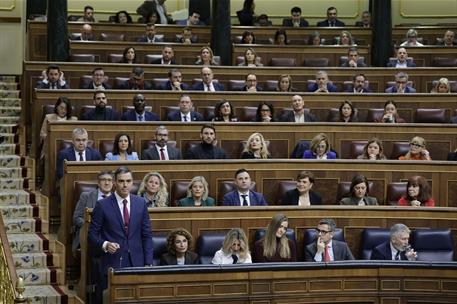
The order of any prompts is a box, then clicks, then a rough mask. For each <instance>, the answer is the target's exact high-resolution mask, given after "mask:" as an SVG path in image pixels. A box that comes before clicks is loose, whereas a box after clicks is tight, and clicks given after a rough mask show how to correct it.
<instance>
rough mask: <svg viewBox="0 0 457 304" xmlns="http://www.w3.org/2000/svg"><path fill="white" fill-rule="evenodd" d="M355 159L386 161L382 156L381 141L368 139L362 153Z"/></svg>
mask: <svg viewBox="0 0 457 304" xmlns="http://www.w3.org/2000/svg"><path fill="white" fill-rule="evenodd" d="M357 159H369V160H381V159H387V157H386V156H385V155H384V148H383V146H382V141H381V140H379V139H377V138H376V137H373V138H372V139H370V140H369V141H368V142H367V144H366V145H365V147H363V153H362V154H360V155H359V156H357Z"/></svg>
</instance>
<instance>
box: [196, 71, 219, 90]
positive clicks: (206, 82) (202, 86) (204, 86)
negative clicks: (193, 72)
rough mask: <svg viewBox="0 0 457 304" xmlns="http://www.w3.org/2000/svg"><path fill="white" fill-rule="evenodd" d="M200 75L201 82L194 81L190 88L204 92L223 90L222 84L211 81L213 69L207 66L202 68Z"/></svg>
mask: <svg viewBox="0 0 457 304" xmlns="http://www.w3.org/2000/svg"><path fill="white" fill-rule="evenodd" d="M201 77H202V82H199V83H196V84H195V85H194V86H192V89H191V90H194V91H205V92H215V91H224V86H223V85H222V84H220V83H219V82H216V81H213V78H214V74H213V70H211V69H210V68H209V67H203V68H202V70H201Z"/></svg>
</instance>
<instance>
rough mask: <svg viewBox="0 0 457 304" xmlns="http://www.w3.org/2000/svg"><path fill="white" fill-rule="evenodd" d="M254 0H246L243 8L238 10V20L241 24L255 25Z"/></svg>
mask: <svg viewBox="0 0 457 304" xmlns="http://www.w3.org/2000/svg"><path fill="white" fill-rule="evenodd" d="M254 10H255V3H254V0H244V3H243V9H242V10H239V11H237V12H236V15H237V16H238V20H239V21H240V25H241V26H253V25H254V19H255V18H254Z"/></svg>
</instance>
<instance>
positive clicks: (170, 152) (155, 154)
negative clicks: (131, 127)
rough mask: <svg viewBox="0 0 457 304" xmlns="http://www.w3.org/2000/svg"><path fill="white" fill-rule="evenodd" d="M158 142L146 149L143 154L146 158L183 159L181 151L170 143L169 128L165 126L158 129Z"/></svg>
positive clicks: (143, 157) (156, 134)
mask: <svg viewBox="0 0 457 304" xmlns="http://www.w3.org/2000/svg"><path fill="white" fill-rule="evenodd" d="M155 136H156V144H155V145H154V147H152V148H149V149H145V150H144V151H143V154H142V159H144V160H170V159H182V155H181V152H180V151H179V150H178V149H176V148H174V147H173V146H171V144H169V143H168V130H167V127H165V126H158V127H157V129H156V133H155Z"/></svg>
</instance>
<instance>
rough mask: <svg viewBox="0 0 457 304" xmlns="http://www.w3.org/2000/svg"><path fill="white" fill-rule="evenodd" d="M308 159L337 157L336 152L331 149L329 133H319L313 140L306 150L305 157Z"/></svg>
mask: <svg viewBox="0 0 457 304" xmlns="http://www.w3.org/2000/svg"><path fill="white" fill-rule="evenodd" d="M302 158H306V159H336V153H335V152H333V151H330V141H329V139H328V136H327V134H325V133H319V134H317V135H316V136H314V138H313V139H312V140H311V144H310V145H309V150H305V152H304V153H303V157H302Z"/></svg>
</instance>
